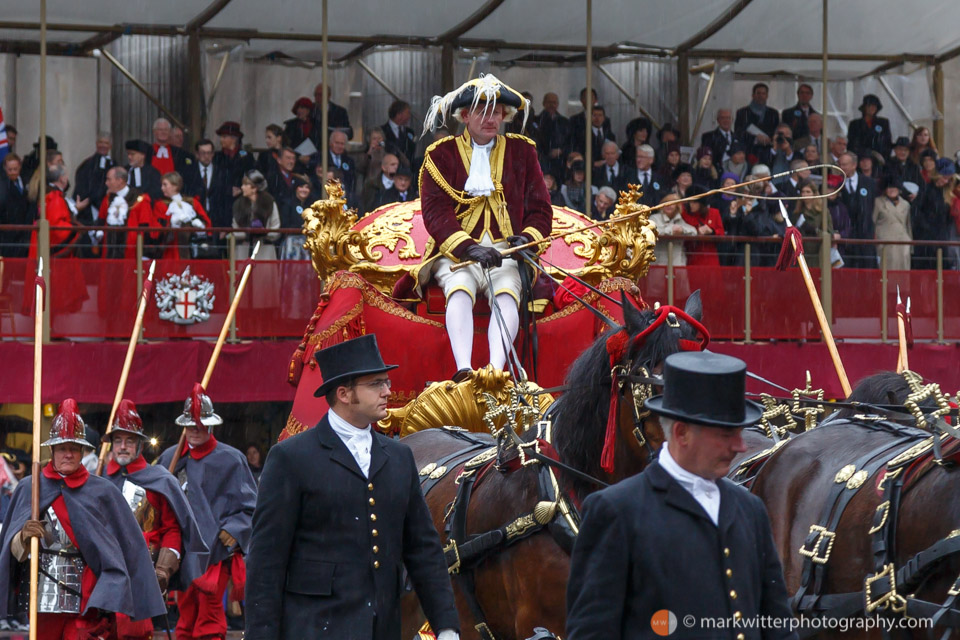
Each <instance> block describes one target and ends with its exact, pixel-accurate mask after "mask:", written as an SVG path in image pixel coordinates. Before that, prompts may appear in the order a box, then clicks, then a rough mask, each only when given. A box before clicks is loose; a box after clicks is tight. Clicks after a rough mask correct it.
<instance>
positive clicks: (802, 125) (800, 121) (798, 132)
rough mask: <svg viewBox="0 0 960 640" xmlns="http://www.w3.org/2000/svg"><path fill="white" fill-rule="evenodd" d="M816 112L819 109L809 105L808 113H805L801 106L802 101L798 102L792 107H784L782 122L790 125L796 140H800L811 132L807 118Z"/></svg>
mask: <svg viewBox="0 0 960 640" xmlns="http://www.w3.org/2000/svg"><path fill="white" fill-rule="evenodd" d="M814 113H817V111H816V109H814V108H813V107H811V106H810V105H807V113H804V112H803V107H801V106H800V103H799V102H798V103H797V104H795V105H793V106H792V107H790V108H788V109H784V110H783V111H781V112H780V122H782V123H783V124H785V125H788V126H789V127H790V129H791V130H792V131H793V139H794V140H799V139H800V138H802V137H804V136H805V135H807V134H809V133H810V128H809V126H808V125H807V118H809V117H810V116H811V115H812V114H814Z"/></svg>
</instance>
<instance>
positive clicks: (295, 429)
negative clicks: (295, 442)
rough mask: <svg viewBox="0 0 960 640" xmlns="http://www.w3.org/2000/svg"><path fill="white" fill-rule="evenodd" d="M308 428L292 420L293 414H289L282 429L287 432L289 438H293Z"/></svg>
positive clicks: (294, 419)
mask: <svg viewBox="0 0 960 640" xmlns="http://www.w3.org/2000/svg"><path fill="white" fill-rule="evenodd" d="M309 428H310V427H308V426H307V425H305V424H303V423H302V422H300V421H299V420H297V419H296V418H294V417H293V414H292V413H291V414H290V415H289V416H287V426H285V427H284V428H283V429H284V431H286V432H287V436H288V437H289V436H295V435H297V434H298V433H302V432H304V431H306V430H307V429H309Z"/></svg>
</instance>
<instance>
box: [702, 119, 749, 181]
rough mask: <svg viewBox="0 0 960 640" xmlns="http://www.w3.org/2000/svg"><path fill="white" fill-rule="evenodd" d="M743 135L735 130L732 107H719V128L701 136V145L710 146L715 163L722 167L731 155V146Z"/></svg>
mask: <svg viewBox="0 0 960 640" xmlns="http://www.w3.org/2000/svg"><path fill="white" fill-rule="evenodd" d="M740 139H741V136H740V135H738V134H736V133H734V131H733V115H732V114H731V113H730V109H717V128H716V129H714V130H712V131H707V132H706V133H704V134H703V135H702V136H700V146H702V147H710V150H711V151H712V156H713V163H714V165H716V166H717V168H722V167H723V163H724V162H725V161H726V160H727V159H728V158H729V157H730V146H731V145H732V144H733V143H734V141H735V140H740Z"/></svg>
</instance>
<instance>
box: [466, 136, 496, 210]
mask: <svg viewBox="0 0 960 640" xmlns="http://www.w3.org/2000/svg"><path fill="white" fill-rule="evenodd" d="M494 142H496V138H494V139H493V140H491V141H490V142H488V143H487V144H483V145H480V144H477V143H476V142H474V143H473V153H472V154H471V155H470V175H469V176H468V177H467V182H466V184H464V185H463V189H464V191H466V192H467V193H469V194H470V195H472V196H489V195H490V194H491V193H493V192H494V186H493V180H492V179H491V178H490V150H491V149H493V143H494Z"/></svg>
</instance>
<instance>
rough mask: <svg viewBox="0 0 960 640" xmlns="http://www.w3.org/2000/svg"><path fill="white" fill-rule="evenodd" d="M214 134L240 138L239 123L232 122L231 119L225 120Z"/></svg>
mask: <svg viewBox="0 0 960 640" xmlns="http://www.w3.org/2000/svg"><path fill="white" fill-rule="evenodd" d="M216 134H217V135H218V136H234V137H235V138H242V137H243V132H242V131H240V123H239V122H234V121H233V120H227V121H226V122H224V123H223V124H222V125H220V127H219V128H218V129H217V131H216Z"/></svg>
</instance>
